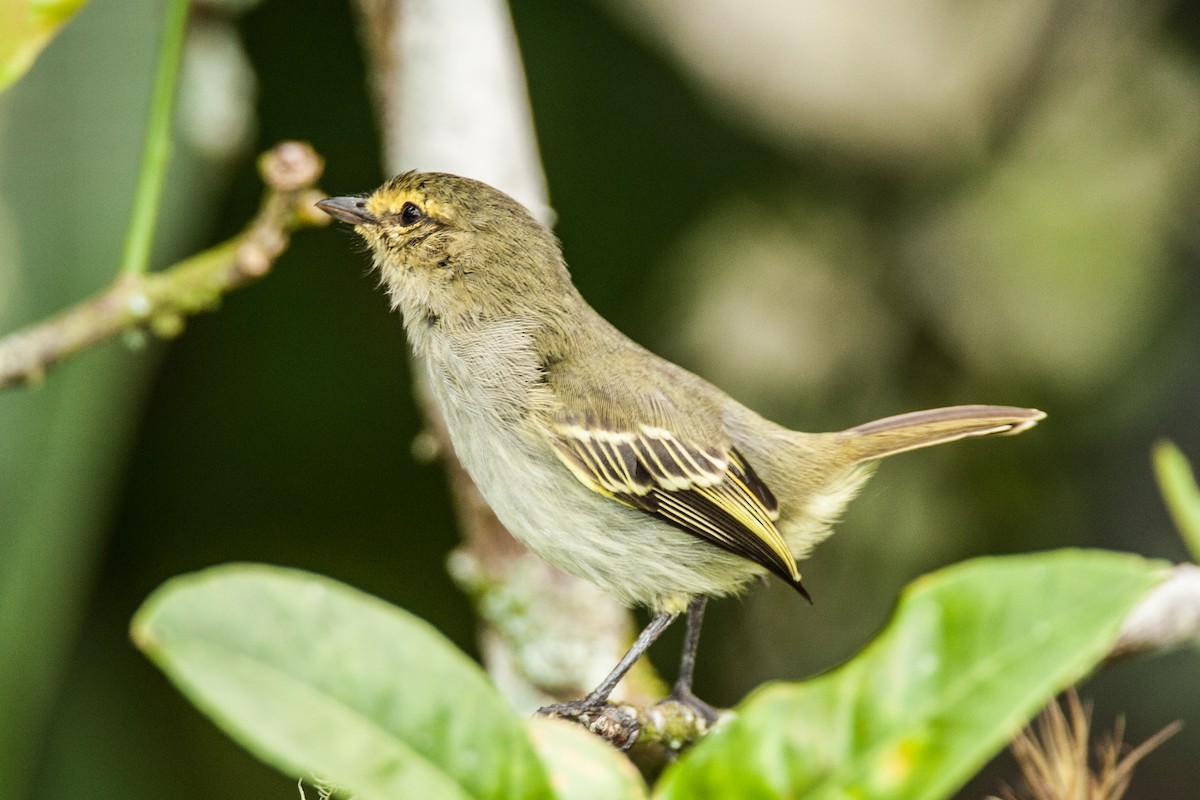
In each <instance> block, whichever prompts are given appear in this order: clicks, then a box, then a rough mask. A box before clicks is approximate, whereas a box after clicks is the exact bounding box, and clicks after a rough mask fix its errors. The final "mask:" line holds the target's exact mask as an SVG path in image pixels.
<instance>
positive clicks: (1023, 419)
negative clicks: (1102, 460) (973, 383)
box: [836, 406, 1046, 463]
mask: <svg viewBox="0 0 1200 800" xmlns="http://www.w3.org/2000/svg"><path fill="white" fill-rule="evenodd" d="M1045 416H1046V415H1045V414H1044V413H1042V412H1041V411H1038V410H1037V409H1035V408H1014V407H1011V406H951V407H949V408H934V409H930V410H928V411H914V412H912V413H910V414H899V415H897V416H894V417H885V418H884V419H877V420H875V421H874V422H867V423H865V424H863V425H858V426H855V427H853V428H848V429H846V430H844V431H841V432H840V433H838V434H836V435H837V436H840V437H844V441H845V442H846V444H847V445H848V450H849V452H850V454H851V456H852V458H853V461H854V462H855V463H862V462H864V461H874V460H876V459H879V458H884V457H885V456H891V455H895V454H896V453H903V452H905V451H907V450H917V449H919V448H922V447H929V446H931V445H935V444H942V443H943V442H953V441H957V440H958V439H966V438H968V437H972V436H1012V435H1014V434H1017V433H1021V432H1022V431H1026V430H1029V429H1030V428H1032V427H1033V426H1034V425H1036V424H1037V423H1038V422H1039V421H1040V420H1042V419H1044V418H1045Z"/></svg>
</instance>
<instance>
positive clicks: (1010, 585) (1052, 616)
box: [655, 551, 1166, 800]
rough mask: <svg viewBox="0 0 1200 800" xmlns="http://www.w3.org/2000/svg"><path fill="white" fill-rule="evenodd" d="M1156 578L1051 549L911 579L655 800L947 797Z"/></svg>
mask: <svg viewBox="0 0 1200 800" xmlns="http://www.w3.org/2000/svg"><path fill="white" fill-rule="evenodd" d="M1165 574H1166V569H1165V565H1163V564H1161V563H1156V562H1148V561H1145V560H1143V559H1141V558H1138V557H1136V556H1129V555H1122V554H1117V553H1107V552H1099V551H1093V552H1087V551H1061V552H1054V553H1046V554H1039V555H1032V556H1019V557H1008V558H985V559H977V560H974V561H969V562H966V563H964V564H960V565H958V566H954V567H950V568H948V569H944V570H941V571H939V572H937V573H934V574H932V575H929V576H926V577H924V578H921V579H920V580H918V581H916V582H915V583H914V584H913V585H912V586H910V587H909V588H908V589H907V590H905V593H904V596H903V597H902V599H901V602H900V606H899V608H898V610H897V612H896V615H895V618H894V619H893V620H892V621H891V623H890V624H889V625H888V627H887V629H886V630H885V631H884V632H883V633H882V634H881V635H880V636H879V638H878V639H877V640H876V641H874V642H873V643H872V644H871V645H869V646H868V647H867V648H866V649H865V650H864V651H863V652H862V653H860V654H859V655H858V656H857V657H855V658H854V659H853V660H852V661H850V662H849V663H847V664H845V665H844V666H842V667H840V668H838V669H837V670H835V671H833V672H830V673H828V674H825V675H823V676H820V677H818V678H815V679H813V680H811V681H808V682H806V683H801V684H775V685H771V686H767V687H764V688H762V689H760V690H759V691H757V692H755V693H754V694H753V695H752V696H751V697H750V698H749V699H748V700H747V701H746V702H745V703H744V704H743V705H742V707H741V708H740V710H739V711H738V713H737V715H736V716H735V717H734V718H733V719H731V720H730V721H729V722H728V723H727V724H725V725H723V726H721V727H720V728H718V729H717V730H716V731H714V732H713V733H712V734H711V735H710V736H709V737H708V738H706V739H705V740H704V741H702V742H701V743H700V744H699V745H697V746H696V747H695V748H694V749H693V750H692V751H691V752H689V753H688V754H687V755H686V756H685V757H684V758H682V759H681V760H680V761H679V762H678V763H676V764H675V765H674V766H673V767H671V768H669V769H668V771H667V772H666V774H665V775H664V776H663V780H662V781H661V782H660V787H659V791H658V792H656V794H655V797H658V798H692V797H723V798H745V797H762V798H769V797H792V798H805V800H816V799H817V798H822V799H830V798H855V800H868V799H869V800H884V798H896V800H900V799H901V798H902V799H903V800H922V799H924V800H935V799H936V798H944V797H948V796H950V794H951V793H952V792H953V791H954V790H955V789H957V788H958V787H959V786H961V785H962V783H963V782H964V781H965V780H966V779H967V778H968V777H970V776H971V775H972V774H974V773H975V772H976V771H977V770H978V769H979V768H980V767H981V766H982V765H983V764H984V763H986V762H987V761H988V759H990V758H991V757H992V756H993V755H995V754H996V753H997V752H998V751H999V750H1000V749H1001V748H1002V747H1003V746H1004V744H1005V743H1006V742H1008V741H1009V740H1010V739H1011V738H1012V737H1013V735H1014V734H1015V733H1016V732H1017V731H1018V730H1019V729H1020V728H1021V727H1022V726H1023V725H1024V724H1025V723H1026V721H1027V720H1028V719H1029V718H1030V717H1032V716H1033V714H1034V713H1036V712H1037V710H1038V709H1039V708H1041V707H1042V705H1043V704H1045V702H1046V701H1047V700H1048V699H1049V698H1051V697H1052V696H1054V695H1055V694H1056V693H1057V692H1059V691H1060V690H1061V689H1063V688H1064V687H1065V686H1068V685H1070V684H1072V683H1074V682H1076V681H1078V680H1079V679H1080V678H1082V677H1083V676H1084V675H1085V674H1086V673H1087V672H1088V671H1089V670H1090V669H1091V668H1092V667H1094V666H1095V665H1096V663H1097V662H1098V661H1099V660H1100V659H1101V658H1103V657H1104V655H1105V654H1106V653H1107V652H1108V650H1109V648H1110V647H1111V645H1112V643H1113V640H1114V639H1115V637H1116V634H1117V630H1118V627H1119V626H1120V624H1121V621H1122V620H1123V619H1124V618H1125V616H1126V614H1127V613H1128V612H1129V610H1130V608H1132V606H1133V605H1134V603H1136V602H1137V600H1138V599H1139V598H1140V597H1142V596H1143V595H1144V594H1145V592H1146V591H1147V590H1148V589H1150V588H1151V587H1152V586H1153V585H1154V584H1156V583H1157V582H1158V581H1159V580H1161V579H1162V578H1163V577H1164V575H1165Z"/></svg>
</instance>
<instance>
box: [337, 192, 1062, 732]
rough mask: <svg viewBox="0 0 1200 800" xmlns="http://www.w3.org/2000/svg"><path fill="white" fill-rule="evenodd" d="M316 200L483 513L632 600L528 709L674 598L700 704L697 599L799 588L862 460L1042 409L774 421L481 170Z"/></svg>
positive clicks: (678, 691) (1030, 417)
mask: <svg viewBox="0 0 1200 800" xmlns="http://www.w3.org/2000/svg"><path fill="white" fill-rule="evenodd" d="M317 206H318V207H319V208H321V209H322V210H323V211H325V212H326V213H328V214H329V215H330V216H332V217H334V218H335V219H338V220H340V221H342V222H345V223H348V224H350V225H353V226H354V230H355V231H356V232H357V233H358V234H359V235H360V236H361V237H362V238H363V240H364V241H365V242H366V244H367V246H368V248H369V250H370V253H371V255H372V260H373V263H374V267H375V268H376V269H377V270H378V273H379V276H380V280H381V285H382V286H383V288H384V289H385V290H386V293H387V295H388V297H389V299H390V302H391V305H392V307H393V309H394V310H397V311H399V312H400V314H401V315H402V317H403V324H404V328H405V331H406V334H407V338H408V341H409V343H410V345H411V347H412V350H413V352H414V354H415V355H416V357H417V360H418V363H419V364H421V365H422V366H421V368H422V369H423V370H424V371H425V373H426V378H427V380H428V385H429V387H430V390H431V392H432V395H433V398H434V400H435V402H436V405H437V407H438V409H439V410H440V411H441V413H442V415H443V416H444V418H445V421H446V425H447V428H448V431H449V437H450V440H451V443H452V445H453V448H454V451H455V454H456V455H457V456H458V458H459V460H460V461H461V463H462V465H463V467H464V468H465V469H466V471H467V473H468V474H469V475H470V476H471V478H472V480H473V481H474V482H475V484H476V486H477V487H478V489H479V491H480V492H481V494H482V495H483V497H484V499H485V500H486V501H487V502H488V504H489V505H490V506H491V508H492V510H493V511H494V512H495V514H496V516H497V518H499V520H500V521H501V522H502V523H503V524H504V525H505V527H506V528H507V529H508V530H509V531H510V532H511V533H512V534H513V536H515V537H516V538H517V539H518V540H520V541H521V542H523V543H524V544H525V546H526V547H528V548H529V549H530V550H531V551H533V552H534V553H536V554H537V555H538V556H540V557H541V558H543V559H545V560H546V561H548V562H550V563H551V564H553V565H554V566H556V567H558V568H560V569H561V570H563V571H565V572H567V573H570V574H572V575H575V576H578V577H580V578H583V579H585V580H587V581H590V582H591V583H593V584H595V585H596V586H598V587H599V588H600V589H602V590H604V591H606V592H608V593H609V594H611V595H612V596H614V597H615V598H616V599H617V600H619V601H620V602H621V603H623V604H625V605H627V606H642V607H645V608H647V609H649V611H650V612H651V617H650V621H649V623H648V624H647V625H646V627H645V628H644V629H643V630H642V632H641V633H640V634H639V635H638V637H637V638H636V640H635V641H634V642H633V645H632V646H631V647H630V648H629V651H628V652H627V653H626V654H625V655H624V657H623V658H622V659H621V660H620V662H619V663H618V664H617V666H616V667H615V668H614V669H613V670H612V672H611V673H610V674H609V675H608V676H607V677H606V678H605V679H604V680H603V681H602V682H601V683H600V685H598V686H597V687H596V688H595V689H594V690H593V691H592V692H590V693H589V694H588V695H586V696H585V697H583V698H579V699H577V700H573V701H570V702H567V703H559V704H555V705H551V706H547V707H545V708H543V709H541V710H540V713H543V714H547V715H551V716H562V717H567V718H573V719H576V720H584V719H587V718H588V715H595V714H597V713H604V711H605V710H606V709H611V708H612V706H610V704H609V695H610V694H611V693H612V691H613V690H614V688H615V687H616V685H617V684H618V682H619V681H620V680H621V678H622V677H623V676H624V675H625V673H626V672H627V671H628V670H629V669H630V668H631V667H632V665H633V664H634V663H635V662H636V661H637V660H638V659H639V658H640V657H641V656H642V655H643V654H644V653H645V651H646V650H647V649H648V648H649V647H650V645H651V644H653V642H654V641H655V640H656V639H657V638H658V637H659V636H660V635H661V634H662V632H663V631H664V630H666V629H667V627H668V626H669V625H670V624H671V623H672V622H674V621H675V620H676V619H678V618H679V617H680V616H682V615H685V614H686V617H687V628H686V632H685V636H684V647H683V654H682V657H681V659H680V669H679V677H678V679H677V680H676V682H675V684H674V687H673V690H672V692H671V695H670V696H669V698H668V699H670V700H674V701H676V702H678V703H681V704H683V705H685V706H687V707H690V708H692V709H693V710H694V711H696V712H697V713H698V714H699V715H700V716H701V717H702V718H703V719H704V720H705V721H707V722H711V721H713V720H715V718H716V716H717V712H716V710H715V709H713V708H712V707H711V706H709V705H708V704H707V703H704V702H703V701H702V700H700V699H699V698H698V697H696V695H695V694H694V693H693V691H692V681H693V674H694V664H695V657H696V650H697V646H698V642H699V635H700V627H701V624H702V621H703V615H704V609H705V604H706V602H707V601H708V599H709V598H716V597H723V596H728V595H735V594H738V593H740V592H742V591H743V590H744V589H745V588H746V587H747V585H748V584H750V583H751V582H752V581H754V580H755V579H758V578H761V577H762V576H765V575H774V576H775V577H777V578H779V579H781V580H782V581H783V582H785V583H787V584H788V585H789V586H791V587H792V588H793V589H795V590H796V591H797V592H799V593H800V594H801V595H803V596H804V597H805V598H806V599H808V600H809V601H810V602H811V598H809V595H808V592H807V590H806V589H805V587H804V585H803V583H802V582H801V576H800V571H799V568H798V564H797V562H799V561H801V560H803V559H804V558H805V557H806V556H808V555H809V554H810V553H811V551H812V549H813V548H814V547H815V546H816V545H817V544H819V543H820V542H821V541H823V540H824V539H825V538H826V537H827V536H829V535H830V533H831V530H832V526H833V524H834V522H835V521H836V520H837V519H838V517H839V516H840V514H841V513H842V511H843V509H844V508H845V506H846V505H847V503H849V502H850V500H851V499H852V498H853V497H854V495H855V494H856V493H857V492H858V490H859V489H860V488H861V486H862V485H863V483H864V481H865V480H866V479H867V478H868V476H869V475H870V474H871V472H872V468H873V466H874V465H875V464H876V463H877V462H878V461H879V460H880V459H882V458H886V457H888V456H892V455H895V454H898V453H903V452H907V451H909V450H916V449H919V448H924V447H928V446H931V445H936V444H942V443H945V442H952V441H956V440H959V439H966V438H974V437H984V436H998V435H1013V434H1017V433H1021V432H1023V431H1026V430H1028V429H1029V428H1031V427H1033V426H1034V425H1035V424H1037V422H1038V421H1040V420H1041V419H1043V418H1044V417H1045V414H1044V413H1043V412H1041V411H1039V410H1037V409H1033V408H1021V407H1014V406H1000V405H961V406H952V407H945V408H937V409H931V410H926V411H917V412H912V413H906V414H900V415H897V416H890V417H887V418H884V419H879V420H875V421H873V422H867V423H865V424H861V425H857V426H855V427H852V428H848V429H845V430H841V431H835V432H827V433H806V432H801V431H794V430H790V429H788V428H786V427H783V426H781V425H778V424H776V423H774V422H771V421H769V420H767V419H765V418H764V417H762V416H760V415H759V414H757V413H755V412H754V411H752V410H751V409H749V408H747V407H746V406H744V405H742V404H741V403H739V402H737V401H736V400H734V399H733V398H731V397H730V396H729V395H728V394H726V393H725V392H724V391H722V390H721V389H719V388H717V387H716V386H714V385H713V384H711V383H709V382H708V381H706V380H704V379H703V378H701V377H699V376H697V375H695V374H693V373H691V372H689V371H687V370H685V369H684V368H682V367H680V366H677V365H676V364H674V363H672V362H670V361H668V360H666V359H663V358H661V357H659V356H657V355H655V354H654V353H652V352H650V351H649V350H647V349H646V348H644V347H642V346H641V345H639V344H637V343H636V342H634V341H633V340H632V339H630V338H629V337H627V336H626V335H624V334H623V333H621V332H620V331H619V330H617V328H616V327H614V326H613V325H612V324H610V323H609V322H608V321H607V320H606V319H604V317H602V316H601V315H600V314H599V313H598V312H597V311H595V310H594V309H593V308H592V307H591V306H590V305H589V304H588V303H587V301H586V300H585V299H584V298H583V297H582V296H581V294H580V293H579V291H578V290H577V289H576V287H575V285H574V284H573V282H572V280H571V276H570V274H569V272H568V269H567V264H566V261H565V260H564V257H563V252H562V248H561V246H560V243H559V241H558V239H557V238H556V237H555V236H554V234H553V233H552V232H551V231H550V230H548V229H547V228H546V227H545V226H544V225H542V224H541V223H540V222H539V221H537V220H536V219H535V218H534V217H533V215H532V214H531V213H530V212H529V211H528V210H527V209H526V208H524V207H523V206H522V205H521V204H520V203H518V202H517V201H516V200H514V199H513V198H511V197H509V196H508V195H507V194H505V193H503V192H502V191H500V190H498V189H496V188H494V187H492V186H489V185H488V184H485V183H482V182H480V181H476V180H473V179H471V178H466V177H462V176H457V175H451V174H448V173H440V172H418V171H410V172H404V173H402V174H399V175H396V176H395V177H393V178H391V179H390V180H388V181H386V182H385V183H384V184H383V185H382V186H380V187H379V188H377V189H375V190H374V191H372V192H368V193H364V194H357V195H345V196H338V197H329V198H326V199H324V200H321V201H319V202H318V203H317ZM713 324H719V322H717V321H714V322H713Z"/></svg>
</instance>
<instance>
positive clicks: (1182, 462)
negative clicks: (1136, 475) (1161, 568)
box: [1154, 442, 1200, 562]
mask: <svg viewBox="0 0 1200 800" xmlns="http://www.w3.org/2000/svg"><path fill="white" fill-rule="evenodd" d="M1154 472H1155V474H1156V475H1157V476H1158V485H1159V488H1160V489H1161V490H1162V494H1163V501H1164V502H1165V503H1166V504H1167V509H1168V510H1169V511H1170V512H1171V519H1172V520H1174V521H1175V527H1176V528H1178V529H1179V535H1180V536H1182V537H1183V541H1184V542H1186V543H1187V546H1188V550H1190V551H1191V553H1192V561H1196V562H1200V486H1197V485H1196V476H1195V474H1194V473H1193V472H1192V467H1191V465H1190V464H1188V461H1187V458H1186V457H1185V456H1184V455H1183V453H1181V452H1179V448H1178V447H1176V446H1175V445H1173V444H1171V443H1170V442H1159V443H1158V444H1157V445H1155V446H1154Z"/></svg>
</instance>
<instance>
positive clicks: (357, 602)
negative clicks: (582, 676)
mask: <svg viewBox="0 0 1200 800" xmlns="http://www.w3.org/2000/svg"><path fill="white" fill-rule="evenodd" d="M133 637H134V640H135V641H136V642H137V643H138V645H139V646H140V647H141V648H142V649H143V650H144V651H145V652H146V653H147V654H148V655H149V656H150V657H151V658H152V659H154V661H155V662H157V663H158V665H159V666H160V667H161V668H162V669H163V670H164V671H165V672H166V673H167V675H168V676H169V677H170V678H171V679H172V680H173V681H174V682H175V683H176V685H178V686H179V688H180V689H181V690H182V691H183V692H184V693H185V694H186V695H187V696H188V697H189V698H191V700H192V701H193V702H194V703H196V705H197V706H199V707H200V708H201V709H202V710H203V711H204V712H205V713H206V714H208V715H209V716H210V717H211V718H212V719H213V720H214V721H216V722H217V724H218V725H220V726H221V727H222V728H224V729H225V731H226V732H228V733H229V734H230V735H231V736H232V737H233V738H234V739H236V740H237V741H239V742H240V743H242V744H243V745H244V746H245V747H246V748H248V749H249V750H251V751H252V752H254V753H255V754H256V755H258V756H259V757H260V758H262V759H263V760H264V761H266V762H268V763H270V764H272V765H274V766H276V767H278V768H279V769H281V770H283V771H284V772H287V773H290V774H292V775H294V776H305V777H313V778H316V779H318V780H320V781H322V782H325V783H328V784H329V785H332V786H336V787H338V788H339V789H340V790H344V791H346V792H349V793H353V794H355V795H356V796H358V797H360V798H364V800H390V799H391V798H400V797H420V798H429V799H431V800H434V799H436V798H453V799H454V800H460V799H462V798H480V799H482V798H506V799H510V798H547V797H550V796H552V795H551V791H550V788H549V783H548V781H547V778H546V775H545V772H544V770H543V768H542V766H541V763H540V761H539V759H538V756H537V754H536V753H535V751H534V749H533V746H532V744H531V743H530V740H529V736H528V734H527V733H526V731H525V728H524V725H523V723H522V720H521V719H520V718H519V717H518V716H517V715H516V714H515V713H514V711H513V709H512V707H511V706H509V705H508V703H507V702H506V701H505V700H504V699H503V698H501V697H500V695H499V694H497V692H496V691H495V690H494V689H493V688H492V686H491V684H490V683H489V682H488V680H487V678H486V677H485V676H484V674H483V672H482V671H481V670H480V669H479V668H478V667H477V666H476V665H475V664H474V663H473V662H472V661H471V660H470V659H468V658H467V657H466V656H465V655H463V654H462V653H461V652H459V651H458V650H457V649H455V648H454V646H453V645H452V644H450V643H449V642H448V641H447V640H446V639H445V638H443V637H442V635H441V634H439V633H438V632H437V631H436V630H434V629H433V628H432V627H430V626H429V625H428V624H427V623H425V622H423V621H421V620H419V619H417V618H415V617H413V616H411V615H409V614H407V613H405V612H404V611H402V610H400V609H398V608H395V607H392V606H389V605H387V604H385V603H383V602H382V601H380V600H378V599H376V598H373V597H371V596H369V595H365V594H363V593H361V592H359V591H357V590H354V589H351V588H350V587H348V586H345V585H342V584H339V583H337V582H335V581H332V580H329V579H327V578H322V577H319V576H315V575H311V574H308V573H303V572H298V571H294V570H287V569H282V568H277V567H267V566H256V565H231V566H223V567H215V568H212V569H209V570H206V571H203V572H199V573H195V574H192V575H187V576H183V577H180V578H175V579H173V580H171V581H169V582H167V583H166V584H165V585H164V586H163V587H161V588H160V589H158V590H157V591H156V592H155V593H154V594H153V595H152V596H151V597H150V599H148V600H147V601H146V603H145V604H144V605H143V606H142V608H141V609H140V610H139V611H138V613H137V615H136V616H135V617H134V621H133Z"/></svg>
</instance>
